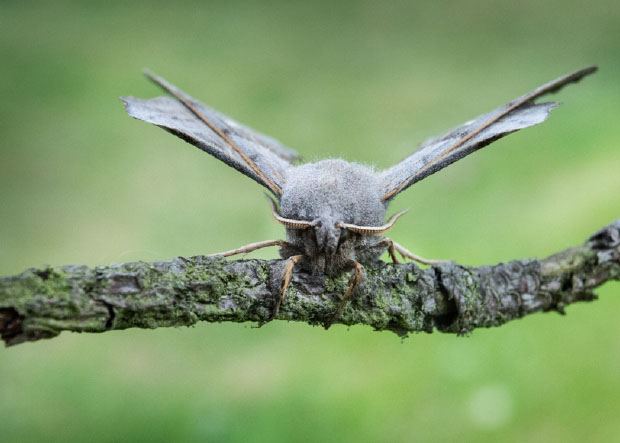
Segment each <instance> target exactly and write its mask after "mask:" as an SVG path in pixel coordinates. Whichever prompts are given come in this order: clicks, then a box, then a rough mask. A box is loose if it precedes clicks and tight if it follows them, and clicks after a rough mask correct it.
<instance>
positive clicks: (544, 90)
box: [381, 66, 598, 200]
mask: <svg viewBox="0 0 620 443" xmlns="http://www.w3.org/2000/svg"><path fill="white" fill-rule="evenodd" d="M597 69H598V67H597V66H589V67H587V68H584V69H580V70H579V71H575V72H573V73H571V74H567V75H565V76H563V77H560V78H557V79H555V80H553V81H551V82H549V83H546V84H544V85H542V86H541V87H539V88H537V89H534V90H533V91H532V92H530V93H529V94H526V95H524V96H523V97H521V98H519V99H517V100H516V101H515V102H514V103H513V104H511V105H510V106H508V107H507V108H506V109H505V110H504V111H502V112H500V113H499V115H496V116H495V117H493V118H491V119H489V120H488V121H486V122H485V123H483V124H482V125H481V126H480V127H478V128H477V129H476V130H475V131H472V132H470V133H469V134H467V135H466V136H465V137H463V138H461V139H460V140H458V141H457V142H456V143H454V144H453V145H452V146H450V147H449V148H448V149H446V150H445V151H443V152H441V153H440V154H439V155H437V156H436V157H435V158H433V159H432V160H431V161H429V162H428V163H426V164H425V165H424V166H423V167H422V168H421V169H420V170H419V171H417V172H416V173H415V174H414V175H412V176H411V177H410V178H409V179H408V180H405V181H404V182H402V183H401V184H400V185H399V186H397V187H396V188H394V189H392V190H391V191H390V192H388V193H387V194H385V195H384V196H383V197H381V200H387V199H389V198H390V197H392V196H393V195H395V194H397V193H398V192H400V191H401V190H402V189H404V188H406V187H407V186H408V184H409V183H410V182H411V181H414V180H415V179H416V178H417V176H418V175H419V174H420V173H421V172H423V171H425V170H427V169H428V168H429V167H431V166H432V165H434V164H435V163H437V162H438V161H439V160H441V159H442V158H444V157H445V156H446V155H448V154H449V153H450V152H452V151H454V150H455V149H457V148H459V147H460V146H462V145H463V144H465V143H466V142H467V141H469V140H471V139H472V138H473V137H475V136H476V135H478V134H479V133H480V132H482V131H484V130H485V129H486V128H488V127H489V126H491V125H492V124H493V123H495V122H496V121H498V120H499V119H500V118H502V117H505V116H506V115H508V114H510V113H511V112H512V111H514V110H515V109H517V108H518V107H519V106H521V105H523V104H525V103H527V102H530V101H533V100H535V99H537V98H538V97H540V96H541V95H545V94H549V93H553V92H557V91H558V90H560V89H561V88H562V87H564V86H565V85H567V84H568V83H574V82H578V81H579V80H581V79H582V78H583V77H585V76H586V75H589V74H592V73H593V72H595V71H596V70H597Z"/></svg>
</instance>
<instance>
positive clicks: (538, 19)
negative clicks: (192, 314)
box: [0, 0, 620, 442]
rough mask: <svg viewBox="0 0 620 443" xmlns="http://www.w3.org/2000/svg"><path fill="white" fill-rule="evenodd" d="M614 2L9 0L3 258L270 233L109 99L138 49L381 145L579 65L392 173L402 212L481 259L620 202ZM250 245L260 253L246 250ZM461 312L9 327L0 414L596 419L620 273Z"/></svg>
mask: <svg viewBox="0 0 620 443" xmlns="http://www.w3.org/2000/svg"><path fill="white" fill-rule="evenodd" d="M619 30H620V3H619V2H618V1H617V0H595V1H591V2H588V3H587V4H586V3H583V2H566V1H561V0H552V1H545V2H540V1H534V0H524V1H520V2H505V3H501V2H492V1H483V0H480V1H474V2H460V1H436V2H427V3H415V2H405V1H401V2H373V1H363V2H353V1H350V2H349V1H336V2H332V3H328V2H316V3H314V2H290V1H273V2H262V3H258V2H241V1H237V0H234V1H219V2H196V3H186V2H184V3H179V2H160V3H146V2H119V3H113V2H83V1H80V2H78V1H76V2H60V1H56V2H39V3H38V4H37V2H12V1H7V0H4V1H1V2H0V55H1V58H0V60H1V61H0V98H1V100H0V128H1V139H0V183H1V184H0V199H1V205H0V220H1V221H0V250H1V251H2V254H1V255H0V274H1V275H11V274H14V273H18V272H21V271H22V270H24V269H25V268H27V267H30V266H38V265H42V264H53V265H61V264H88V265H97V264H107V263H115V262H125V261H134V260H146V261H153V260H165V259H169V258H171V257H174V256H177V255H186V256H187V255H195V254H204V253H211V252H216V251H220V250H225V249H230V248H233V247H237V246H239V245H242V244H246V243H250V242H254V241H258V240H264V239H270V238H278V237H282V236H283V230H282V228H281V227H280V226H279V225H276V224H275V223H273V221H272V219H271V216H270V214H269V209H268V206H267V203H266V202H265V201H264V198H263V196H262V188H261V187H259V186H257V185H256V184H255V183H254V182H252V181H251V180H249V179H247V178H245V177H244V176H242V175H241V174H239V173H237V172H236V171H234V170H232V169H230V168H228V167H226V166H225V165H223V164H221V163H219V162H218V161H216V160H215V159H213V158H211V157H209V156H208V155H206V154H204V153H203V152H201V151H199V150H198V149H196V148H194V147H192V146H190V145H187V144H185V143H183V142H182V141H181V140H178V139H176V138H175V137H172V136H171V135H168V134H166V133H165V132H164V131H162V130H160V129H158V128H155V127H152V126H149V125H147V124H145V123H142V122H138V121H135V120H132V119H131V118H130V117H128V116H127V115H125V113H124V111H123V108H122V105H121V103H120V102H119V101H118V99H117V97H118V96H120V95H136V96H139V97H153V96H156V95H159V94H160V93H159V91H158V90H157V89H156V88H155V87H154V86H152V85H151V84H149V83H148V82H147V81H146V80H145V79H144V78H143V77H142V75H141V72H140V70H141V68H143V67H149V68H151V69H152V70H154V71H155V72H157V73H159V74H160V75H162V76H164V77H166V78H167V79H169V80H170V81H172V82H173V83H175V84H177V85H178V86H179V87H181V88H183V89H185V90H186V91H187V92H189V93H190V94H192V95H193V96H194V97H196V98H198V99H201V100H202V101H204V102H206V103H208V104H210V105H211V106H213V107H215V108H216V109H219V110H221V111H223V112H225V113H227V114H229V115H230V116H232V117H234V118H236V119H237V120H239V121H241V122H244V123H246V124H248V125H250V126H252V127H254V128H257V129H259V130H261V131H263V132H265V133H267V134H270V135H273V136H275V137H277V138H278V139H280V140H282V141H283V142H284V143H285V144H287V145H288V146H291V147H293V148H294V149H296V150H298V151H299V152H300V153H301V154H302V155H303V156H304V157H305V159H307V160H316V159H321V158H325V157H328V156H342V157H344V158H346V159H348V160H356V161H361V162H366V163H373V164H375V165H376V166H377V167H379V168H383V167H388V166H389V165H391V164H393V163H395V162H397V161H399V160H400V159H401V158H403V157H404V156H406V155H408V154H409V153H411V152H412V151H413V150H414V149H415V147H416V145H417V144H418V143H419V142H421V141H423V140H424V139H425V138H426V137H429V136H431V135H436V134H438V133H441V132H443V131H445V130H447V129H450V128H451V127H453V126H455V125H457V124H460V123H463V122H464V121H466V120H468V119H470V118H473V117H475V116H477V115H479V114H481V113H483V112H487V111H489V110H491V109H494V108H495V107H497V106H499V105H503V104H504V103H506V102H507V101H509V100H511V99H513V98H514V97H516V96H518V95H521V94H522V93H525V92H527V91H529V90H531V89H533V88H534V87H536V86H539V85H540V84H542V83H544V82H546V81H548V80H551V79H552V78H555V77H557V76H559V75H562V74H565V73H567V72H569V71H571V70H574V69H578V68H581V67H584V66H587V65H590V64H598V65H599V66H600V68H601V69H600V72H599V73H597V74H596V75H594V76H592V77H589V78H588V79H586V80H585V81H584V82H582V83H580V84H578V85H577V86H571V87H569V88H567V89H566V90H564V91H562V93H561V94H560V95H559V96H558V97H557V99H558V100H560V101H562V102H565V105H564V106H562V107H560V108H558V109H556V110H554V111H553V112H552V115H551V117H550V119H549V120H548V121H547V122H546V123H544V124H542V125H540V126H537V127H534V128H531V129H527V130H525V131H522V132H519V133H518V134H514V135H511V136H509V137H507V138H505V139H503V140H501V141H499V142H497V143H496V144H494V145H492V147H489V148H487V149H485V150H484V151H482V152H480V153H478V154H476V155H473V156H471V157H468V158H467V159H465V160H463V161H461V162H459V163H458V164H455V165H453V166H451V167H450V168H448V169H446V170H444V171H442V172H441V173H439V174H436V175H434V176H432V177H431V178H429V179H427V180H425V181H424V182H421V183H419V184H417V185H416V186H414V187H413V188H411V189H410V190H408V191H407V192H405V193H404V194H402V195H401V196H399V197H398V198H397V199H396V200H395V202H394V203H393V205H392V212H396V211H397V210H400V209H403V208H406V207H411V208H412V211H411V212H410V214H408V216H407V217H406V218H405V219H403V221H401V222H400V223H398V224H397V225H396V226H395V228H394V229H393V235H392V237H393V238H394V239H396V240H397V241H399V242H400V243H402V244H403V245H406V246H407V247H408V248H410V249H411V250H413V251H415V252H416V253H419V254H421V255H423V256H427V257H433V258H449V259H454V260H458V261H459V262H462V263H465V264H471V265H479V264H489V263H496V262H498V261H503V260H509V259H513V258H521V257H532V256H538V257H542V256H546V255H548V254H551V253H553V252H555V251H559V250H561V249H563V248H565V247H568V246H571V245H576V244H580V243H581V242H583V241H584V240H585V239H586V238H587V236H588V235H590V234H591V233H592V232H594V230H596V229H597V228H599V227H601V226H603V225H605V224H607V223H609V222H611V221H612V220H614V219H616V218H618V217H620V192H619V190H620V173H619V169H620V146H619V144H620V143H619V140H620V125H619V118H618V117H619V115H620V82H619V79H620V75H619V74H620V38H619V35H620V34H619ZM254 256H256V257H263V258H269V257H275V256H276V251H275V250H271V251H262V252H260V253H256V254H254ZM598 294H599V295H600V300H599V301H597V302H594V303H591V304H587V305H584V304H581V305H575V306H571V307H569V308H568V316H566V317H561V316H559V315H556V314H538V315H535V316H530V317H529V318H526V319H523V320H520V321H515V322H513V323H510V324H508V325H506V326H503V327H501V328H497V329H489V330H478V331H475V332H474V333H473V334H472V335H471V336H470V337H467V338H457V337H454V336H448V335H445V336H444V335H440V334H431V335H427V334H424V335H415V336H412V337H410V338H408V339H406V340H402V341H401V340H400V339H399V338H397V337H396V336H395V335H393V334H391V333H377V332H373V331H372V330H370V329H368V328H365V327H352V328H345V327H342V326H336V327H333V328H332V329H331V330H329V331H327V332H326V331H324V330H323V329H322V328H312V327H309V326H306V325H302V324H290V323H284V322H274V323H272V324H269V325H267V326H265V327H263V328H261V329H254V328H252V327H251V326H252V325H249V324H248V325H237V324H200V325H197V326H196V327H195V328H191V329H187V328H183V329H161V330H155V331H148V330H128V331H120V332H112V333H106V334H102V335H92V334H91V335H88V334H83V335H78V334H67V333H65V334H62V335H61V336H60V337H58V338H55V339H53V340H50V341H41V342H37V343H30V344H24V345H20V346H17V347H15V348H10V349H0V434H1V436H0V439H1V440H2V441H3V442H21V441H26V442H27V441H33V442H37V441H91V442H111V441H149V442H158V441H161V442H168V441H291V440H299V441H317V440H321V441H412V440H413V441H454V440H462V441H481V442H484V441H497V440H503V441H563V442H566V441H612V440H616V441H617V439H618V438H619V437H618V436H619V435H620V420H618V417H620V377H619V374H620V323H619V322H618V315H619V314H620V285H619V284H617V283H615V284H608V285H606V286H604V287H603V288H601V289H600V290H599V291H598Z"/></svg>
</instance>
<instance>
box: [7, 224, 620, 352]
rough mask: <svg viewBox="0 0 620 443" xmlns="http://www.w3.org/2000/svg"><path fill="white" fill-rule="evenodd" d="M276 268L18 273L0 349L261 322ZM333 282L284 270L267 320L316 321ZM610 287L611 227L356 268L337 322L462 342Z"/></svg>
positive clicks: (614, 270)
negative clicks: (494, 251) (501, 251)
mask: <svg viewBox="0 0 620 443" xmlns="http://www.w3.org/2000/svg"><path fill="white" fill-rule="evenodd" d="M281 272H282V261H281V260H270V261H264V260H239V261H227V260H225V259H223V258H220V257H206V256H197V257H191V258H184V257H178V258H175V259H172V260H169V261H165V262H154V263H144V262H136V263H124V264H118V265H110V266H97V267H95V268H88V267H86V266H62V267H44V268H40V269H28V270H27V271H25V272H23V273H22V274H19V275H16V276H12V277H5V278H2V279H0V336H1V337H2V340H4V342H5V344H6V345H7V346H10V345H15V344H18V343H22V342H25V341H34V340H39V339H42V338H51V337H54V336H56V335H58V334H59V333H60V332H61V331H75V332H104V331H110V330H115V329H126V328H132V327H138V328H158V327H163V326H189V325H193V324H195V323H196V322H198V321H209V322H221V321H232V322H247V321H252V322H258V323H262V322H265V321H267V319H268V318H269V316H270V314H271V312H272V308H273V304H274V293H277V288H278V287H279V283H280V276H281ZM348 278H349V275H348V274H346V273H345V274H343V275H342V276H340V277H337V278H326V277H322V276H311V275H307V274H304V273H296V274H295V276H294V278H293V280H292V284H291V289H289V293H288V296H287V298H286V300H285V301H284V303H283V304H282V306H281V307H280V314H279V316H278V318H280V319H283V320H290V321H301V322H307V323H309V324H312V325H316V324H323V323H324V322H325V321H326V320H328V319H330V318H331V316H332V314H333V312H334V310H335V309H336V306H337V304H338V301H339V300H340V297H341V296H342V294H343V293H344V291H345V290H346V287H347V282H348ZM608 280H620V219H619V220H616V221H615V222H614V223H612V224H610V225H608V226H606V227H605V228H603V229H601V230H600V231H598V232H597V233H595V234H594V235H593V236H592V237H590V238H589V239H588V241H587V242H586V243H585V244H584V245H582V246H578V247H575V248H570V249H567V250H565V251H562V252H560V253H558V254H554V255H552V256H550V257H548V258H546V259H543V260H535V259H532V260H515V261H511V262H508V263H502V264H498V265H495V266H481V267H478V268H473V267H467V266H461V265H457V264H443V265H439V266H433V267H431V268H427V269H420V268H418V267H417V266H416V265H415V264H414V263H406V264H400V265H396V264H386V263H383V262H380V263H377V265H376V266H374V267H368V266H367V267H366V276H365V279H364V281H363V282H364V283H363V285H362V287H361V289H360V290H359V291H358V293H357V294H356V295H355V296H354V297H353V300H352V302H351V303H350V304H349V305H348V306H347V307H346V309H345V310H344V312H343V313H342V315H341V317H340V319H339V320H338V322H339V323H343V324H347V325H353V324H365V325H369V326H372V327H373V328H375V329H377V330H386V329H387V330H391V331H394V332H396V333H397V334H399V335H406V334H407V333H409V332H414V331H426V332H432V331H433V330H434V329H437V330H439V331H442V332H452V333H457V334H466V333H468V332H470V331H472V330H473V329H475V328H480V327H491V326H499V325H502V324H504V323H506V322H508V321H509V320H512V319H515V318H520V317H523V316H525V315H528V314H532V313H534V312H539V311H552V310H554V311H557V312H560V313H563V312H564V307H565V306H567V305H569V304H571V303H573V302H576V301H592V300H595V299H596V296H595V295H594V293H593V290H594V288H596V287H598V286H600V285H601V284H603V283H605V282H606V281H608Z"/></svg>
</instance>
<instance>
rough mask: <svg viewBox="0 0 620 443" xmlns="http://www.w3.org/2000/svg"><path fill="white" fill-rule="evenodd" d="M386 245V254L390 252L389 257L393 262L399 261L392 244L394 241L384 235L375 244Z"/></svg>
mask: <svg viewBox="0 0 620 443" xmlns="http://www.w3.org/2000/svg"><path fill="white" fill-rule="evenodd" d="M386 244H387V246H388V254H390V258H391V259H392V261H393V262H394V263H400V260H399V259H398V257H397V256H396V247H395V246H394V242H393V241H392V239H391V238H388V237H385V238H383V240H381V241H380V242H379V243H377V245H386Z"/></svg>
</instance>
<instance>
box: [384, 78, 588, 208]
mask: <svg viewBox="0 0 620 443" xmlns="http://www.w3.org/2000/svg"><path fill="white" fill-rule="evenodd" d="M596 70H597V67H596V66H590V67H588V68H584V69H581V70H579V71H576V72H573V73H571V74H568V75H565V76H563V77H560V78H557V79H555V80H553V81H551V82H549V83H547V84H545V85H542V86H540V87H539V88H537V89H534V90H533V91H532V92H529V93H528V94H525V95H523V96H521V97H519V98H517V99H515V100H513V101H511V102H510V103H508V104H507V105H505V106H503V107H501V108H499V109H496V110H495V111H492V112H489V113H488V114H484V115H482V116H480V117H478V118H476V119H475V120H471V121H469V122H467V123H465V124H464V125H462V126H460V127H458V128H456V129H454V130H452V131H450V132H448V133H447V134H444V135H441V136H439V137H434V138H431V139H429V140H427V141H426V142H424V143H423V144H422V146H420V148H419V149H418V151H416V152H415V153H413V154H412V155H410V156H409V157H407V158H406V159H404V160H403V161H401V162H400V163H398V164H396V165H394V166H392V167H391V168H389V169H387V170H385V171H383V172H382V173H381V184H382V186H383V193H384V194H383V197H382V199H383V200H389V199H391V198H393V197H394V196H395V195H396V194H398V193H399V192H401V191H403V190H405V189H407V188H408V187H409V186H411V185H412V184H414V183H416V182H418V181H420V180H422V179H423V178H426V177H428V176H429V175H431V174H434V173H435V172H437V171H439V170H440V169H443V168H445V167H446V166H448V165H450V164H452V163H454V162H455V161H457V160H460V159H462V158H463V157H465V156H466V155H469V154H471V153H472V152H475V151H477V150H478V149H480V148H483V147H484V146H486V145H488V144H489V143H492V142H494V141H495V140H497V139H499V138H501V137H503V136H505V135H508V134H510V133H511V132H515V131H518V130H519V129H523V128H527V127H529V126H534V125H537V124H538V123H542V122H543V121H544V120H545V119H546V118H547V116H548V115H549V111H550V110H551V109H553V108H554V107H556V106H557V105H558V103H534V102H535V100H536V99H537V98H538V97H540V96H542V95H545V94H549V93H553V92H557V91H559V90H560V89H561V88H562V87H564V86H565V85H567V84H569V83H574V82H578V81H579V80H581V79H582V78H583V77H585V76H586V75H589V74H591V73H593V72H595V71H596Z"/></svg>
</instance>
